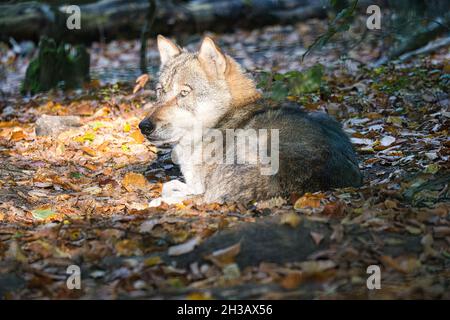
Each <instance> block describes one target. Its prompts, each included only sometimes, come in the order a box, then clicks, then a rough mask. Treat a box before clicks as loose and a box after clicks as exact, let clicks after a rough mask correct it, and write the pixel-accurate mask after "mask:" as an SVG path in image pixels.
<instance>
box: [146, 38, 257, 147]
mask: <svg viewBox="0 0 450 320" xmlns="http://www.w3.org/2000/svg"><path fill="white" fill-rule="evenodd" d="M158 49H159V53H160V56H161V68H160V76H159V82H158V84H157V87H156V92H157V101H156V103H155V104H154V106H153V107H152V110H151V111H150V113H149V114H148V115H147V117H146V118H145V119H144V120H142V121H141V123H140V124H139V128H140V129H141V131H142V133H143V134H144V135H145V136H146V137H147V138H148V139H149V140H150V141H153V142H155V143H157V144H160V143H172V144H175V143H177V142H178V141H179V140H180V139H181V138H182V137H183V136H186V135H188V134H189V133H191V132H192V130H193V129H194V127H196V126H201V127H202V128H213V127H214V126H215V124H216V123H217V121H218V120H219V119H220V118H221V117H222V116H223V115H224V114H225V113H226V112H227V111H228V110H229V109H230V108H237V107H241V106H244V105H246V104H248V103H250V102H252V101H254V100H255V99H257V98H258V97H259V93H258V91H257V90H256V88H255V85H254V83H253V81H252V80H251V79H250V78H248V77H247V76H245V74H244V72H243V71H242V69H241V67H240V66H239V65H238V64H237V62H236V61H235V60H234V59H232V58H231V57H229V56H228V55H226V54H224V53H222V52H221V50H220V49H219V48H218V47H217V46H216V44H215V43H214V42H213V40H211V39H210V38H208V37H206V38H205V39H204V40H203V42H202V44H201V46H200V50H199V51H198V52H196V53H190V52H187V51H185V50H182V49H181V48H180V47H178V46H177V45H176V44H174V43H173V42H171V41H170V40H168V39H166V38H164V37H163V36H161V35H159V36H158Z"/></svg>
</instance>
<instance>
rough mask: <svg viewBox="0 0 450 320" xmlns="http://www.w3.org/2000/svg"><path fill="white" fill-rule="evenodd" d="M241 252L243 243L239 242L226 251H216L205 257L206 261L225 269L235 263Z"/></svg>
mask: <svg viewBox="0 0 450 320" xmlns="http://www.w3.org/2000/svg"><path fill="white" fill-rule="evenodd" d="M240 251H241V243H240V242H238V243H236V244H234V245H232V246H230V247H227V248H225V249H220V250H216V251H214V252H213V253H212V254H210V255H208V256H206V257H205V259H206V260H209V261H211V262H212V263H214V264H215V265H216V266H218V267H220V268H223V267H224V266H226V265H228V264H230V263H234V261H235V258H236V256H237V255H238V254H239V252H240Z"/></svg>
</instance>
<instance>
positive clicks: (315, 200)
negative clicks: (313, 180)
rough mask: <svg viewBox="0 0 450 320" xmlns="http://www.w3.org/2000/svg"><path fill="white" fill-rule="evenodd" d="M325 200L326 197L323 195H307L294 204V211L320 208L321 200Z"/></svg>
mask: <svg viewBox="0 0 450 320" xmlns="http://www.w3.org/2000/svg"><path fill="white" fill-rule="evenodd" d="M323 198H324V196H323V195H321V194H311V193H305V194H304V195H303V197H300V198H298V199H297V201H296V202H295V204H294V209H302V208H306V207H311V208H319V207H320V200H321V199H323Z"/></svg>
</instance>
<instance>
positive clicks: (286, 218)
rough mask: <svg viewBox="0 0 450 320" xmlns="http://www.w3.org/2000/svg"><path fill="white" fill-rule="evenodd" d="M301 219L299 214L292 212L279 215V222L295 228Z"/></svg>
mask: <svg viewBox="0 0 450 320" xmlns="http://www.w3.org/2000/svg"><path fill="white" fill-rule="evenodd" d="M301 221H302V219H301V218H300V216H299V215H298V214H296V213H294V212H290V213H286V214H284V215H283V216H281V220H280V223H281V224H287V225H289V226H291V227H292V228H295V227H296V226H298V225H299V224H300V222H301Z"/></svg>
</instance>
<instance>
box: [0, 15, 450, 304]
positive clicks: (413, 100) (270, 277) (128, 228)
mask: <svg viewBox="0 0 450 320" xmlns="http://www.w3.org/2000/svg"><path fill="white" fill-rule="evenodd" d="M323 28H324V24H323V23H322V22H319V21H315V20H314V21H312V22H308V23H299V24H297V25H294V26H288V27H267V28H264V29H261V30H255V31H252V32H248V31H238V32H236V33H233V34H227V35H215V38H216V39H217V40H218V41H219V43H220V45H221V47H222V48H223V50H224V51H225V52H227V53H229V54H230V55H232V56H235V57H237V59H238V61H239V62H241V63H242V64H243V65H244V67H245V68H247V69H248V70H250V71H251V72H253V73H254V75H255V76H256V77H257V78H258V74H259V71H261V70H265V71H272V72H280V73H283V72H286V71H290V70H304V69H305V68H307V67H309V66H312V65H314V64H316V63H321V64H322V65H324V66H325V67H324V75H323V79H322V80H323V82H322V83H321V89H320V90H318V91H317V92H314V93H309V94H305V95H302V96H289V97H288V99H291V100H297V101H299V102H301V104H302V106H303V108H305V109H307V110H319V111H325V112H328V113H330V114H331V115H333V116H334V117H336V118H337V119H339V120H340V121H341V122H342V123H343V125H344V129H345V130H346V131H347V132H348V133H349V135H350V136H351V137H352V142H353V143H354V145H355V148H356V150H357V152H358V155H359V158H360V167H361V169H362V171H363V173H364V177H365V180H364V185H363V186H362V187H361V188H358V189H354V188H346V189H338V190H332V191H326V190H324V191H323V192H317V193H314V194H306V195H302V196H301V197H299V196H298V195H292V197H291V198H290V199H286V200H285V201H281V200H277V201H270V202H265V203H256V204H250V205H247V204H226V205H219V204H209V205H202V206H197V205H194V204H192V203H190V202H185V203H183V204H179V205H173V206H168V205H165V204H163V205H162V206H160V207H157V208H149V207H148V203H149V202H150V201H151V200H152V199H154V198H155V197H158V196H159V194H160V191H161V183H162V182H164V181H167V180H170V179H174V178H177V177H179V172H178V169H177V168H176V166H174V165H173V164H172V163H171V161H170V157H169V156H168V153H167V150H158V149H157V148H156V147H154V146H152V145H151V144H150V143H148V142H147V141H145V139H144V137H143V136H142V135H141V134H140V132H139V130H138V128H137V125H138V123H139V121H140V120H141V119H142V118H143V117H144V115H145V111H146V108H145V107H143V106H145V104H146V103H147V102H149V101H151V99H152V98H153V97H154V91H153V90H151V89H150V87H152V85H151V84H152V83H153V80H154V79H153V78H152V79H151V81H150V82H149V83H150V85H147V86H146V87H145V88H144V89H141V90H139V91H138V92H137V93H135V94H133V87H134V81H122V82H115V81H113V82H115V83H111V84H105V83H104V82H103V81H96V80H93V81H92V82H91V83H90V84H89V85H87V86H86V87H85V88H84V89H83V90H76V91H70V92H61V91H53V92H50V93H48V94H39V95H36V96H33V97H22V96H19V95H18V94H16V93H15V92H17V83H16V84H15V83H14V81H13V80H14V79H18V78H20V77H21V76H23V73H24V65H26V63H27V58H22V57H19V56H17V55H15V54H14V53H12V52H11V51H10V50H9V51H8V50H6V49H5V48H3V49H2V56H1V58H2V59H1V62H2V67H3V68H5V70H7V79H5V81H4V82H3V80H2V82H3V83H4V84H5V85H4V86H3V85H2V91H3V92H2V98H1V99H2V100H1V101H0V112H2V114H1V117H0V164H1V165H0V297H2V298H7V299H23V298H31V299H46V298H51V299H73V298H75V299H76V298H83V299H87V298H101V299H117V298H123V299H133V298H155V299H157V298H187V299H211V298H212V299H214V298H225V299H235V298H250V299H251V298H268V299H298V298H306V299H345V298H361V299H366V298H372V299H374V298H375V299H378V298H381V299H390V298H400V299H402V298H446V299H450V215H449V207H450V205H449V195H450V191H449V181H450V171H449V156H450V141H449V138H448V130H449V118H450V111H449V110H448V106H449V92H448V88H449V87H450V86H449V83H450V78H449V73H450V64H449V57H450V54H449V50H448V48H447V49H443V50H441V51H438V52H436V53H434V54H432V55H430V56H427V57H416V58H414V59H412V60H410V61H409V62H406V63H395V64H390V65H388V66H384V67H378V68H366V67H364V64H365V63H366V62H369V61H373V60H374V58H376V57H377V55H379V53H380V52H379V49H376V48H378V47H379V46H377V43H376V41H375V42H374V41H373V40H371V39H368V40H365V42H362V43H361V44H359V45H358V47H354V48H352V49H349V50H348V48H347V47H345V43H344V45H342V44H330V45H328V46H326V47H324V48H323V49H322V50H320V51H318V52H313V53H311V55H309V56H308V57H307V58H306V59H305V61H304V62H303V63H302V62H301V55H302V54H303V53H304V51H305V49H304V45H305V44H308V43H311V42H312V41H313V40H314V38H315V36H317V32H319V31H320V30H321V29H323ZM350 37H351V36H350ZM197 40H198V39H193V40H192V42H193V44H192V45H191V44H190V45H188V48H190V49H195V48H196V46H197V44H198V41H197ZM149 47H150V48H151V50H150V52H149V54H148V56H149V60H150V64H151V65H152V66H157V65H158V55H157V52H156V48H155V43H154V41H150V43H149ZM138 52H139V49H138V43H137V42H133V41H120V42H119V41H115V42H111V43H109V44H107V45H104V44H94V46H93V47H92V48H91V54H92V70H95V71H96V72H97V71H100V73H99V74H98V76H99V78H100V79H102V76H104V74H105V73H108V72H109V73H111V72H113V71H112V70H115V69H117V70H120V69H124V68H125V69H126V68H127V65H130V66H131V65H134V66H136V65H138V60H137V59H138V56H139V54H138ZM344 52H347V54H346V58H345V59H342V58H340V57H341V55H342V53H344ZM102 70H103V71H102ZM102 72H103V73H102ZM137 75H138V74H136V75H132V78H134V77H135V76H137ZM122 80H123V79H122ZM147 87H148V88H147ZM2 110H3V111H2ZM43 114H47V115H60V116H65V115H75V116H79V117H80V119H81V126H79V127H76V128H72V129H70V130H67V131H64V132H62V133H60V134H58V135H55V136H37V135H36V133H35V127H36V119H38V118H39V116H41V115H43ZM70 265H77V266H79V267H80V268H81V289H79V290H77V289H75V290H70V289H69V288H68V287H67V283H66V280H67V278H68V276H69V275H68V274H67V268H68V266H70ZM370 265H377V266H379V267H380V268H381V289H379V290H369V289H368V288H367V285H366V280H367V278H368V277H369V274H368V273H367V268H368V266H370Z"/></svg>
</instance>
